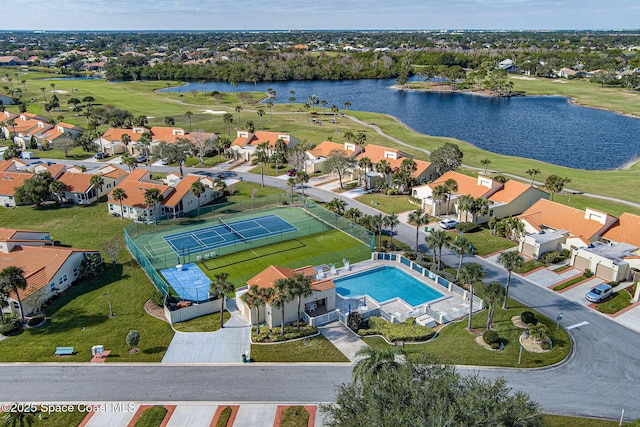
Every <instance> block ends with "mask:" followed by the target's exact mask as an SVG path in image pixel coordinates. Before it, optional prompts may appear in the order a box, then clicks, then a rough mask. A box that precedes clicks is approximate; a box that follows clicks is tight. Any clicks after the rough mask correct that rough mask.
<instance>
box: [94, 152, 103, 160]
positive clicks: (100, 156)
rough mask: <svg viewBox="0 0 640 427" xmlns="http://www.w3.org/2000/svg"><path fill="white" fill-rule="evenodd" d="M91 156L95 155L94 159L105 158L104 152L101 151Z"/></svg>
mask: <svg viewBox="0 0 640 427" xmlns="http://www.w3.org/2000/svg"><path fill="white" fill-rule="evenodd" d="M93 157H95V158H96V159H98V160H102V159H104V158H105V155H104V153H103V152H100V153H96V155H95V156H93Z"/></svg>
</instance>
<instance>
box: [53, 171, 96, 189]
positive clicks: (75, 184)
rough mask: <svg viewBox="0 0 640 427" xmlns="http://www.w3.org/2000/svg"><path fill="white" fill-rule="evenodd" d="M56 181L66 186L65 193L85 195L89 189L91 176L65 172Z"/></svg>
mask: <svg viewBox="0 0 640 427" xmlns="http://www.w3.org/2000/svg"><path fill="white" fill-rule="evenodd" d="M58 181H60V182H62V183H64V184H65V185H66V186H67V189H66V191H69V192H72V193H86V192H87V191H89V188H91V175H88V174H84V173H72V172H65V173H63V174H62V175H61V176H60V177H59V178H58Z"/></svg>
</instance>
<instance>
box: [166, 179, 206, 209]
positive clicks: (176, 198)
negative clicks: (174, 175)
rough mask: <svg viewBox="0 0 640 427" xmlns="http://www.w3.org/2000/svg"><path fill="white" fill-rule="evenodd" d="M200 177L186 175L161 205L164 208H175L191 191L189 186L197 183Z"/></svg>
mask: <svg viewBox="0 0 640 427" xmlns="http://www.w3.org/2000/svg"><path fill="white" fill-rule="evenodd" d="M199 179H200V177H198V176H194V175H187V176H185V177H183V178H182V179H181V180H180V182H178V184H176V185H175V186H174V187H173V188H175V191H174V192H173V193H171V195H170V196H169V197H168V198H167V199H166V200H165V201H164V202H163V203H162V204H163V205H165V206H175V205H177V204H178V203H180V200H182V198H183V197H184V196H185V195H186V194H187V193H188V192H189V191H190V190H191V184H193V183H194V182H196V181H198V180H199Z"/></svg>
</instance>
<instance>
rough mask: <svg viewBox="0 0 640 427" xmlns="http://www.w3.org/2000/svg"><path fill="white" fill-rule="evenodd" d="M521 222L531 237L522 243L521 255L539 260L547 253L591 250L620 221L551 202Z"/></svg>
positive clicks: (526, 213)
mask: <svg viewBox="0 0 640 427" xmlns="http://www.w3.org/2000/svg"><path fill="white" fill-rule="evenodd" d="M517 218H519V219H520V220H521V221H522V222H523V224H524V227H525V233H528V234H527V235H525V236H524V237H523V238H522V239H521V241H520V246H519V249H520V252H522V253H523V254H524V255H527V256H530V257H533V258H536V259H537V258H539V257H540V256H541V255H542V254H543V253H545V252H551V251H559V250H562V249H569V250H574V249H578V248H583V247H587V246H589V245H590V244H592V243H594V242H597V241H599V240H600V238H601V236H602V235H603V234H604V233H605V232H606V231H607V230H609V229H610V228H611V227H612V226H613V225H614V224H615V223H616V222H617V221H618V218H616V217H614V216H612V215H609V214H607V213H604V212H600V211H597V210H595V209H591V208H586V209H585V210H584V211H582V210H580V209H576V208H572V207H569V206H565V205H562V204H560V203H557V202H553V201H550V200H547V199H540V200H538V201H537V202H536V203H535V204H534V205H533V206H531V207H530V208H529V209H527V210H526V211H524V212H523V213H522V215H519V216H518V217H517ZM550 233H551V234H550ZM551 237H553V239H551ZM541 243H544V244H541Z"/></svg>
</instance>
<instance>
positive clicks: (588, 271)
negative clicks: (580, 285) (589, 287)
mask: <svg viewBox="0 0 640 427" xmlns="http://www.w3.org/2000/svg"><path fill="white" fill-rule="evenodd" d="M582 275H583V276H584V277H591V276H593V272H592V271H591V270H590V269H588V268H587V269H585V270H584V273H582Z"/></svg>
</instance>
